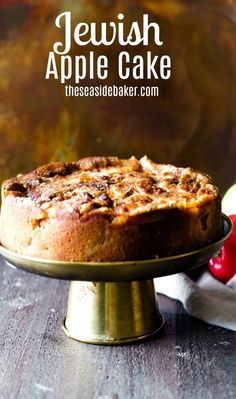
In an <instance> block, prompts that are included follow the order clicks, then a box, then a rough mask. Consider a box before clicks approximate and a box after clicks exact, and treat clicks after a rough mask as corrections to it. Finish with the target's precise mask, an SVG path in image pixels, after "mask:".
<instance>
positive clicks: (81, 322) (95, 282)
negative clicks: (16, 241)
mask: <svg viewBox="0 0 236 399" xmlns="http://www.w3.org/2000/svg"><path fill="white" fill-rule="evenodd" d="M222 226H223V228H222V237H221V238H220V239H219V240H218V241H216V242H214V243H212V244H210V245H208V246H206V247H204V248H201V249H199V250H196V251H192V252H189V253H185V254H181V255H176V256H171V257H165V258H157V259H150V260H142V261H127V262H65V261H57V260H48V259H39V258H33V257H30V256H25V255H22V254H18V253H16V252H13V251H10V250H8V249H6V248H4V247H2V246H0V254H1V255H2V257H3V258H4V260H5V261H6V262H8V263H10V264H11V265H13V266H15V267H17V268H20V269H23V270H26V271H28V272H31V273H35V274H39V275H42V276H46V277H52V278H57V279H65V280H71V283H70V289H69V298H68V309H67V315H66V318H65V321H64V323H63V330H64V332H65V333H66V335H68V336H69V337H72V338H74V339H76V340H79V341H83V342H87V343H93V344H102V345H115V344H123V343H130V342H136V341H140V340H144V339H146V338H148V337H150V336H152V335H154V334H156V333H157V331H158V330H160V328H161V327H162V326H163V324H164V320H163V317H162V316H161V314H160V312H159V308H158V303H157V298H156V293H155V290H154V282H153V278H155V277H162V276H166V275H170V274H175V273H179V272H184V271H187V270H191V269H193V268H196V267H198V266H200V265H202V264H204V263H206V262H207V261H208V260H209V259H210V258H211V257H212V256H214V255H216V254H217V253H218V252H219V250H220V248H221V247H222V245H223V243H224V241H225V240H226V239H227V238H228V236H229V235H230V233H231V231H232V223H231V221H230V219H229V218H228V217H227V216H226V215H222Z"/></svg>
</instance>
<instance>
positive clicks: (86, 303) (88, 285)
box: [63, 280, 164, 345]
mask: <svg viewBox="0 0 236 399" xmlns="http://www.w3.org/2000/svg"><path fill="white" fill-rule="evenodd" d="M163 324H164V319H163V317H162V316H161V314H160V312H159V308H158V304H157V300H156V293H155V290H154V283H153V280H143V281H130V282H97V283H94V282H82V281H72V282H71V283H70V290H69V298H68V309H67V316H66V319H65V322H64V325H63V330H64V332H65V333H66V335H67V336H69V337H71V338H74V339H76V340H78V341H82V342H87V343H91V344H101V345H120V344H125V343H130V342H136V341H141V340H144V339H147V338H149V337H151V336H152V335H154V334H156V333H157V331H159V330H160V328H161V327H162V326H163Z"/></svg>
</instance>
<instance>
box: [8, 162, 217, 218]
mask: <svg viewBox="0 0 236 399" xmlns="http://www.w3.org/2000/svg"><path fill="white" fill-rule="evenodd" d="M8 195H14V196H16V197H20V198H21V199H22V200H25V199H27V198H28V199H30V200H33V201H34V202H35V204H37V206H39V207H40V209H41V210H42V212H44V213H45V217H53V216H55V215H54V213H55V209H56V210H57V211H58V210H60V211H63V210H64V211H67V212H68V211H69V212H71V213H73V212H76V213H77V214H79V215H81V216H89V214H91V213H96V212H99V213H103V214H107V215H109V216H110V217H111V219H112V220H113V223H118V224H120V223H123V222H125V221H127V219H129V218H132V217H135V216H137V215H141V214H146V213H147V212H155V211H158V210H162V209H171V208H179V209H182V210H185V209H186V210H187V209H189V208H194V207H197V206H199V205H201V204H204V203H207V202H208V201H211V200H212V199H214V198H216V197H217V196H218V195H219V193H218V189H217V188H216V187H215V186H214V185H213V184H212V182H211V179H210V178H209V177H208V176H207V175H204V174H202V173H200V172H198V171H196V170H193V169H191V168H178V167H175V166H172V165H164V164H155V163H154V162H152V161H151V160H149V159H148V158H147V157H146V156H144V157H143V158H141V159H140V160H137V159H136V158H135V157H131V158H130V159H128V160H121V159H118V158H116V157H90V158H84V159H81V160H80V161H77V162H71V163H62V162H57V163H54V164H49V165H45V166H42V167H40V168H38V169H36V170H34V171H33V172H31V173H28V174H25V175H18V176H17V178H14V179H9V180H7V181H5V182H4V184H3V196H4V197H6V196H8ZM53 205H56V206H55V207H54V206H53Z"/></svg>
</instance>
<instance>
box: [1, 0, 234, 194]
mask: <svg viewBox="0 0 236 399" xmlns="http://www.w3.org/2000/svg"><path fill="white" fill-rule="evenodd" d="M65 10H67V11H72V15H73V19H74V23H76V22H77V23H78V22H82V21H87V22H90V21H96V22H99V21H100V22H101V21H110V20H116V18H117V14H118V13H119V12H123V13H124V14H125V19H126V21H127V23H129V22H131V21H133V20H140V19H141V17H142V14H144V13H148V14H149V16H150V20H151V21H154V20H155V21H157V22H158V23H159V24H160V27H161V39H162V40H163V41H164V46H162V47H158V48H156V46H154V45H153V44H151V45H150V46H149V48H148V49H147V48H143V47H142V46H139V48H131V49H130V51H131V52H132V53H140V54H145V52H146V51H147V50H151V51H152V52H153V53H155V52H156V53H157V54H160V55H161V54H162V53H163V54H169V55H170V56H171V58H172V76H171V79H170V80H169V81H162V82H161V81H158V85H159V88H160V96H159V97H153V98H138V97H136V98H132V97H127V98H120V99H119V98H115V97H113V98H109V97H107V98H75V97H71V98H68V97H65V95H64V87H63V86H62V85H60V84H59V83H58V82H57V81H54V80H49V81H46V80H45V79H44V76H45V70H46V64H47V57H48V52H49V51H50V50H51V49H52V45H53V43H54V42H55V41H58V40H60V39H62V37H61V36H60V35H61V34H62V33H61V31H60V30H59V29H57V28H56V27H55V24H54V21H55V18H56V16H57V15H58V14H59V13H60V12H62V11H65ZM235 16H236V2H235V1H228V2H227V1H226V0H225V1H223V0H222V1H220V0H218V1H177V0H176V1H171V2H169V1H156V0H155V1H154V0H149V1H141V0H139V1H138V0H136V1H129V0H123V1H122V0H120V1H118V0H116V1H115V0H114V1H109V0H106V1H105V0H103V1H102V0H100V1H93V0H86V1H85V0H78V1H72V0H71V1H63V0H57V1H56V0H55V1H53V0H50V1H38V0H35V1H33V0H25V1H10V0H9V1H4V0H3V1H1V2H0V179H1V180H3V179H5V178H7V177H9V176H12V175H15V174H17V173H20V172H24V171H28V170H30V169H32V168H34V167H36V166H38V165H40V164H43V163H47V162H51V161H55V160H63V161H67V160H75V159H77V158H79V157H83V156H88V155H118V156H121V157H129V156H130V155H132V154H133V155H135V156H137V157H141V156H142V155H144V154H147V155H148V156H149V157H150V158H152V159H153V160H155V161H158V162H165V163H174V164H176V165H181V166H189V165H190V166H193V167H195V168H198V169H201V170H203V171H205V172H207V173H208V174H210V175H211V176H212V177H213V179H214V181H215V183H216V184H217V185H218V186H219V187H220V189H221V191H222V193H223V192H224V190H225V189H226V188H227V187H228V186H229V185H231V184H232V183H233V182H234V181H235V178H236V171H235V164H236V162H235V158H236V111H235V104H236V25H235ZM90 49H91V48H86V49H83V51H87V52H88V51H89V50H90ZM93 50H94V49H93ZM103 50H104V49H99V48H98V49H97V54H100V53H102V52H103ZM122 50H124V49H122ZM73 51H74V54H78V52H79V48H78V47H77V46H76V48H74V50H73ZM119 51H121V49H120V48H119V47H118V45H114V46H112V47H111V48H107V49H106V54H107V55H108V57H109V59H110V60H111V63H112V62H114V60H116V58H117V54H118V53H119ZM85 83H86V84H89V82H85ZM90 83H91V82H90ZM98 83H101V82H96V81H94V82H93V84H98ZM106 83H109V84H112V83H118V82H117V80H116V76H115V71H114V73H110V75H109V80H108V82H106ZM126 83H128V84H135V85H136V84H137V81H136V82H132V81H129V82H126ZM141 83H143V82H141ZM146 84H150V82H148V83H147V82H146ZM151 84H156V82H151Z"/></svg>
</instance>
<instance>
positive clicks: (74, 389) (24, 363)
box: [0, 261, 236, 399]
mask: <svg viewBox="0 0 236 399" xmlns="http://www.w3.org/2000/svg"><path fill="white" fill-rule="evenodd" d="M0 267H1V277H2V278H1V280H0V306H1V312H0V317H1V323H0V399H16V398H17V399H18V398H19V399H44V398H46V399H52V398H53V399H54V398H55V399H65V398H69V399H90V398H91V399H130V398H134V399H146V398H147V399H149V398H157V399H158V398H160V399H171V398H180V399H184V398H186V399H191V398H193V399H210V398H214V399H224V398H225V399H230V398H232V399H235V398H236V356H235V355H236V334H235V333H234V332H231V331H229V330H225V329H223V328H218V327H213V326H210V325H208V324H206V323H204V322H201V321H199V320H197V319H195V318H193V317H190V316H189V315H188V314H187V313H186V312H185V310H184V309H183V307H182V305H181V304H180V303H178V302H177V301H174V300H171V299H169V298H166V297H164V296H161V295H159V296H158V300H159V306H160V310H161V312H162V314H163V315H164V317H165V319H166V325H165V328H164V329H163V330H162V332H161V333H160V334H159V335H158V336H157V337H156V338H155V339H153V340H151V341H149V342H145V343H140V344H134V345H125V346H116V347H115V346H113V347H112V346H95V345H89V344H84V343H80V342H78V341H75V340H73V339H70V338H67V337H66V336H65V335H64V333H63V331H62V328H61V323H62V319H63V317H64V316H65V313H66V303H67V293H68V282H66V281H58V280H53V279H47V278H45V277H39V276H36V275H32V274H30V273H26V272H23V271H20V270H16V269H14V268H11V267H9V266H7V265H5V264H4V263H3V262H2V261H0Z"/></svg>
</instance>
